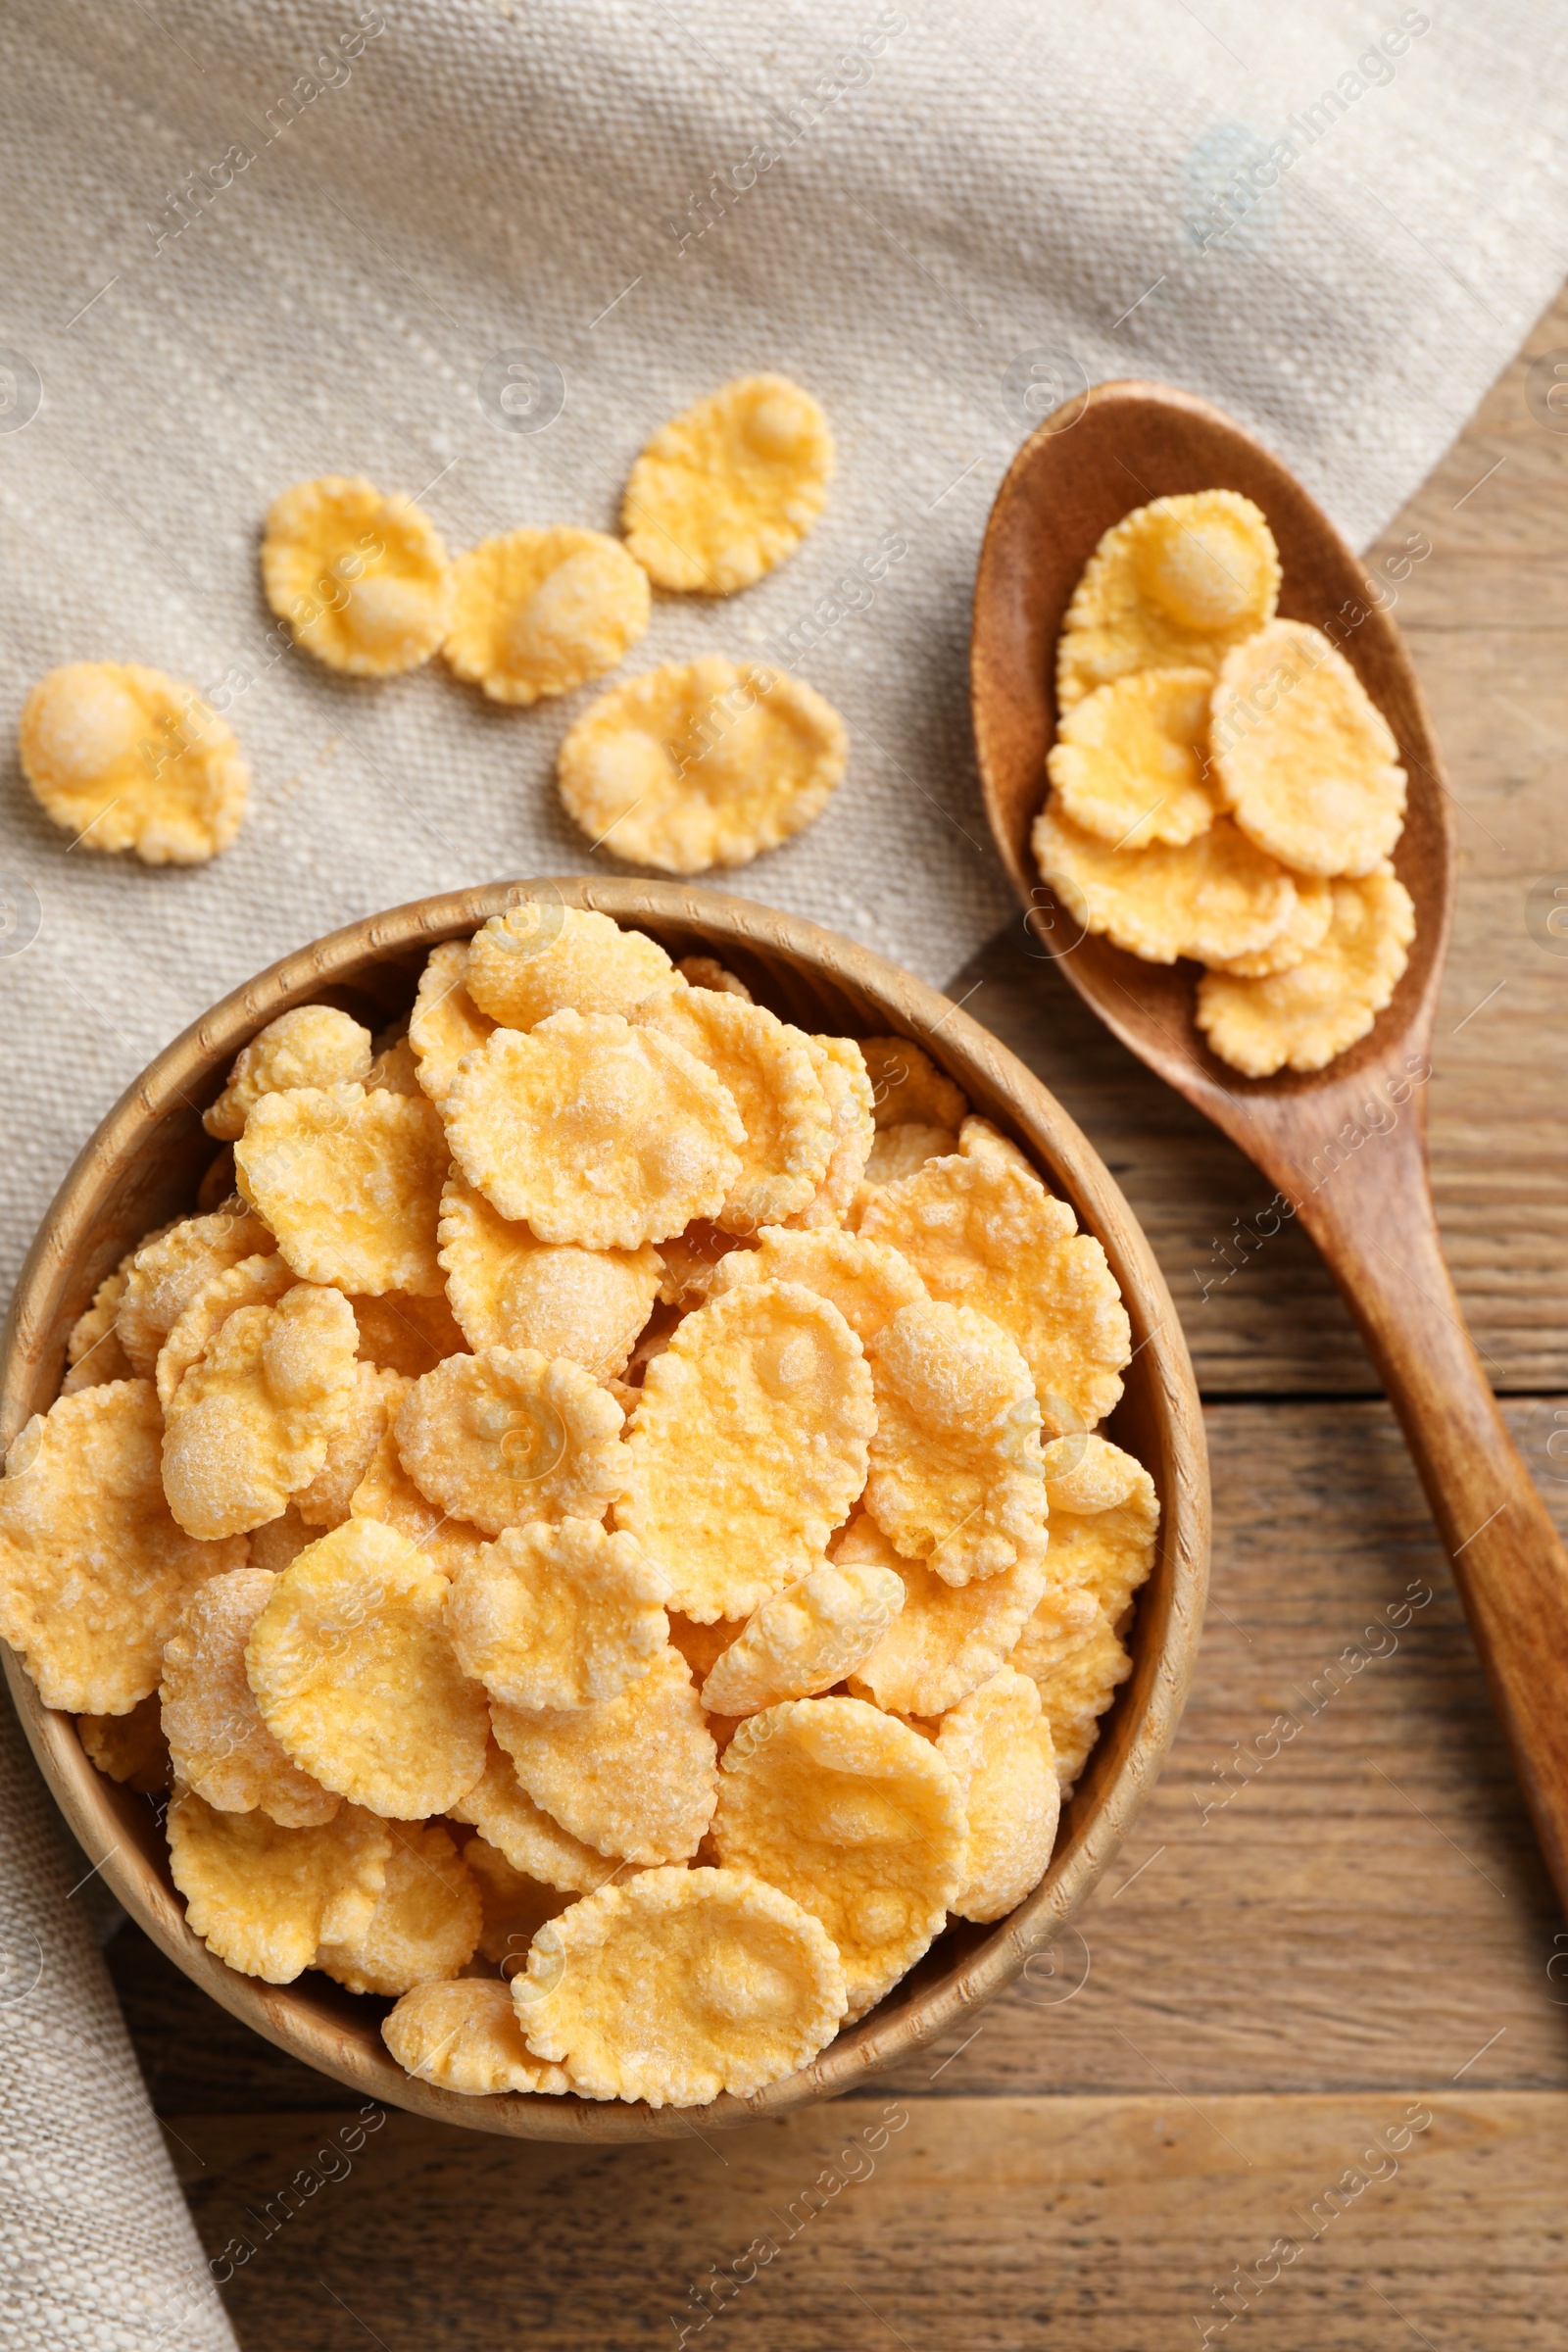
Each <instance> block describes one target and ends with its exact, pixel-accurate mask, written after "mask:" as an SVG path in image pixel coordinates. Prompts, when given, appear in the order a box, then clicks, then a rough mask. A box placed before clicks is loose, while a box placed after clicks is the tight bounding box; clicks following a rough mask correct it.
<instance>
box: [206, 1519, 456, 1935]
mask: <svg viewBox="0 0 1568 2352" xmlns="http://www.w3.org/2000/svg"><path fill="white" fill-rule="evenodd" d="M447 1590H448V1588H447V1581H446V1579H445V1577H444V1576H442V1575H441V1574H440V1572H439V1570H437V1569H435V1568H433V1567H431V1566H430V1564H429V1562H428V1561H427V1560H425V1559H423V1558H421V1556H420V1554H419V1553H418V1552H417V1551H416V1549H415V1547H414V1545H413V1544H411V1543H410V1542H409V1541H408V1539H407V1537H405V1536H400V1535H397V1534H395V1533H394V1531H393V1530H392V1529H391V1528H389V1527H382V1526H380V1525H379V1524H378V1523H377V1522H376V1521H375V1520H373V1519H351V1520H349V1522H348V1523H347V1525H346V1526H343V1527H335V1528H333V1529H332V1531H331V1533H330V1534H329V1535H325V1536H322V1537H321V1539H320V1541H319V1543H316V1544H312V1545H311V1546H310V1548H309V1549H308V1550H306V1551H302V1552H301V1553H300V1555H299V1557H298V1559H296V1560H295V1561H294V1562H293V1563H292V1564H291V1565H290V1566H289V1567H287V1568H285V1569H284V1571H283V1573H282V1575H281V1576H280V1577H279V1578H278V1580H277V1583H276V1584H275V1585H274V1586H273V1588H272V1593H271V1597H270V1599H269V1601H268V1603H267V1606H266V1607H265V1608H264V1609H263V1611H262V1613H261V1616H260V1617H259V1618H258V1619H257V1621H256V1626H255V1629H254V1631H253V1632H252V1634H251V1638H250V1641H249V1642H248V1644H247V1646H246V1651H245V1665H246V1672H247V1673H248V1674H249V1676H250V1683H251V1689H252V1690H253V1691H255V1693H256V1701H257V1704H258V1706H259V1707H260V1708H261V1710H262V1714H263V1716H264V1718H265V1719H266V1722H267V1727H268V1729H269V1731H270V1733H271V1734H272V1737H273V1738H274V1740H277V1741H278V1743H279V1745H280V1746H282V1747H283V1748H284V1749H285V1750H286V1752H287V1753H288V1754H289V1755H290V1756H291V1757H292V1758H293V1760H294V1762H295V1763H296V1764H298V1765H300V1766H301V1768H302V1769H303V1770H304V1771H306V1772H309V1773H313V1774H314V1775H315V1777H316V1779H317V1780H319V1782H320V1783H321V1785H322V1787H323V1788H326V1789H336V1790H337V1792H338V1794H339V1795H340V1796H346V1797H348V1798H349V1800H350V1802H351V1803H353V1804H356V1805H364V1806H365V1807H366V1808H367V1810H368V1811H369V1812H371V1813H377V1814H381V1815H383V1816H386V1817H388V1818H390V1819H393V1820H400V1821H423V1820H425V1819H426V1818H427V1817H428V1816H429V1815H430V1814H432V1813H444V1812H445V1811H446V1809H447V1807H448V1806H449V1805H451V1804H454V1803H456V1801H457V1800H458V1798H459V1797H461V1796H462V1795H464V1793H465V1792H466V1790H467V1789H471V1788H472V1787H473V1785H474V1783H475V1781H477V1779H478V1778H479V1775H480V1774H481V1772H483V1770H484V1755H485V1740H486V1738H487V1736H488V1725H487V1722H486V1710H485V1702H484V1692H483V1691H481V1690H480V1689H479V1686H478V1685H477V1683H470V1682H469V1681H468V1679H467V1677H466V1675H465V1674H464V1672H463V1670H462V1669H461V1667H460V1666H459V1664H458V1661H457V1658H456V1657H455V1655H454V1654H453V1649H452V1642H451V1640H450V1637H449V1636H448V1633H447V1629H446V1600H447ZM331 1940H333V1941H338V1942H343V1941H348V1940H350V1938H349V1937H348V1936H342V1935H339V1936H333V1937H332V1938H331Z"/></svg>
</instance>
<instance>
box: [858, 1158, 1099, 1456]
mask: <svg viewBox="0 0 1568 2352" xmlns="http://www.w3.org/2000/svg"><path fill="white" fill-rule="evenodd" d="M1076 1226H1077V1219H1076V1218H1075V1217H1074V1215H1073V1212H1072V1210H1071V1209H1070V1208H1069V1207H1068V1206H1067V1204H1066V1202H1065V1201H1058V1200H1056V1199H1055V1198H1054V1195H1052V1194H1050V1193H1048V1192H1047V1191H1046V1188H1045V1186H1044V1185H1043V1184H1042V1183H1041V1182H1040V1179H1039V1177H1038V1176H1036V1175H1035V1174H1034V1172H1033V1171H1032V1170H1031V1169H1030V1168H1028V1167H1027V1165H1023V1164H1020V1158H1019V1155H1017V1154H1012V1155H1009V1154H1007V1153H1005V1152H996V1151H981V1152H971V1153H970V1154H969V1155H968V1156H966V1157H965V1156H961V1155H960V1156H959V1157H957V1158H950V1159H938V1160H933V1161H931V1162H930V1164H929V1165H928V1166H926V1167H925V1168H923V1169H921V1170H920V1172H919V1173H918V1174H917V1175H914V1176H911V1177H907V1178H906V1179H905V1180H904V1181H903V1182H902V1183H899V1184H896V1185H889V1186H886V1187H885V1188H884V1189H883V1190H882V1191H881V1192H880V1193H877V1194H875V1195H873V1197H872V1199H871V1201H869V1202H868V1203H867V1206H866V1208H865V1211H864V1213H863V1215H862V1216H861V1218H860V1238H861V1240H862V1241H873V1242H889V1243H891V1244H892V1245H893V1247H894V1248H895V1249H897V1250H902V1251H903V1253H904V1255H905V1256H906V1257H907V1259H908V1261H909V1263H910V1265H911V1266H913V1268H914V1270H915V1272H916V1273H917V1274H918V1275H919V1276H920V1278H921V1280H922V1281H923V1282H924V1284H925V1287H926V1289H927V1290H928V1291H929V1292H930V1294H931V1296H932V1298H933V1299H943V1300H945V1301H946V1302H947V1303H948V1304H949V1305H952V1306H972V1307H973V1308H974V1309H975V1310H976V1312H977V1313H979V1314H982V1315H986V1316H988V1317H989V1318H990V1320H991V1321H992V1322H993V1323H1000V1324H1001V1326H1002V1328H1003V1330H1004V1331H1005V1332H1006V1333H1007V1334H1008V1336H1009V1337H1010V1338H1011V1339H1012V1340H1013V1341H1015V1342H1016V1344H1017V1346H1018V1347H1019V1348H1021V1349H1022V1351H1023V1356H1024V1361H1025V1362H1026V1363H1027V1364H1028V1366H1029V1369H1030V1372H1031V1373H1032V1374H1033V1376H1034V1383H1035V1394H1036V1396H1037V1397H1038V1398H1039V1401H1040V1410H1041V1415H1042V1421H1043V1425H1044V1429H1045V1434H1046V1436H1047V1437H1057V1436H1059V1435H1060V1434H1061V1433H1062V1431H1063V1430H1073V1429H1084V1428H1089V1427H1092V1426H1093V1424H1094V1423H1095V1422H1097V1421H1101V1420H1103V1418H1104V1416H1105V1415H1106V1414H1107V1413H1108V1412H1109V1411H1110V1410H1111V1408H1112V1406H1113V1405H1114V1404H1115V1402H1116V1400H1117V1398H1118V1397H1120V1395H1121V1390H1122V1382H1121V1375H1122V1371H1123V1369H1124V1367H1125V1366H1126V1365H1127V1363H1128V1362H1129V1361H1130V1360H1131V1355H1132V1327H1131V1325H1130V1323H1129V1321H1128V1318H1127V1310H1126V1308H1125V1307H1124V1306H1123V1305H1122V1302H1121V1294H1120V1292H1119V1291H1118V1289H1117V1287H1116V1282H1115V1278H1114V1276H1113V1275H1112V1274H1111V1271H1110V1268H1109V1266H1108V1265H1107V1264H1106V1262H1105V1252H1104V1250H1103V1247H1102V1246H1101V1244H1100V1243H1099V1242H1098V1241H1096V1240H1095V1239H1094V1238H1093V1237H1092V1236H1091V1235H1088V1234H1081V1233H1079V1232H1077V1231H1076Z"/></svg>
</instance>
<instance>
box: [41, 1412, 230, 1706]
mask: <svg viewBox="0 0 1568 2352" xmlns="http://www.w3.org/2000/svg"><path fill="white" fill-rule="evenodd" d="M162 1433H163V1416H162V1415H161V1414H160V1412H159V1410H158V1398H157V1397H156V1395H155V1394H154V1391H153V1385H152V1383H151V1381H147V1380H121V1381H113V1382H111V1383H109V1384H108V1385H107V1386H105V1387H102V1388H94V1389H81V1390H78V1391H77V1393H76V1394H75V1395H74V1396H73V1397H61V1398H60V1399H59V1400H58V1402H57V1403H55V1404H53V1405H51V1406H50V1408H49V1410H48V1412H47V1413H34V1414H33V1416H32V1419H31V1420H30V1421H28V1422H27V1423H26V1425H25V1428H23V1429H22V1430H21V1431H20V1432H19V1433H18V1435H17V1437H16V1438H15V1439H14V1440H13V1442H12V1445H11V1448H10V1451H9V1452H8V1453H7V1455H6V1475H5V1478H4V1479H3V1480H0V1636H3V1637H4V1639H5V1640H6V1641H7V1642H10V1644H11V1646H12V1648H13V1649H14V1650H16V1651H17V1652H18V1653H19V1655H20V1657H21V1659H22V1662H23V1664H24V1666H25V1668H26V1670H27V1672H28V1673H29V1674H30V1675H31V1677H32V1679H33V1681H34V1682H35V1683H36V1684H37V1686H38V1691H39V1693H40V1695H41V1697H42V1699H43V1702H44V1704H45V1706H48V1707H61V1708H64V1709H66V1710H67V1711H68V1712H69V1713H71V1714H73V1715H80V1714H94V1715H128V1714H129V1712H130V1710H131V1708H132V1707H134V1706H135V1705H136V1703H137V1701H138V1700H140V1699H143V1698H145V1697H146V1696H147V1695H148V1693H149V1691H155V1690H156V1689H157V1688H158V1661H159V1658H160V1656H161V1655H162V1653H163V1647H164V1643H165V1642H167V1641H168V1639H169V1636H170V1633H171V1632H172V1628H173V1625H174V1621H175V1619H176V1618H177V1617H178V1616H179V1613H180V1611H181V1610H182V1609H183V1607H184V1606H185V1603H186V1601H187V1600H188V1599H189V1598H190V1596H191V1594H192V1593H194V1592H195V1590H196V1588H197V1587H198V1585H203V1584H205V1583H206V1582H207V1580H208V1578H209V1577H212V1576H221V1574H222V1573H223V1571H224V1570H225V1569H229V1568H239V1567H242V1566H243V1565H244V1560H245V1545H244V1544H243V1543H242V1542H239V1543H232V1542H231V1543H222V1544H203V1543H198V1542H197V1541H196V1540H195V1539H194V1538H193V1537H191V1536H189V1535H187V1534H186V1533H185V1531H184V1529H183V1528H181V1527H179V1526H178V1525H176V1523H175V1521H174V1520H173V1518H172V1516H171V1514H170V1509H169V1504H168V1502H167V1501H166V1500H165V1496H164V1486H163V1480H162V1478H161V1476H160V1474H159V1458H158V1455H159V1441H160V1438H161V1436H162Z"/></svg>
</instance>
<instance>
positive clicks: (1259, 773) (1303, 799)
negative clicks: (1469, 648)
mask: <svg viewBox="0 0 1568 2352" xmlns="http://www.w3.org/2000/svg"><path fill="white" fill-rule="evenodd" d="M1212 742H1213V753H1212V759H1213V772H1214V778H1215V781H1216V783H1217V785H1218V787H1219V790H1220V791H1221V792H1222V793H1223V795H1224V797H1225V801H1226V803H1227V805H1228V806H1229V808H1230V809H1232V810H1233V811H1234V813H1235V817H1236V821H1237V823H1238V824H1239V825H1240V826H1241V828H1242V831H1243V832H1244V833H1246V834H1247V835H1248V836H1249V837H1250V839H1251V840H1252V841H1255V842H1256V844H1257V846H1258V848H1259V849H1260V850H1263V851H1265V852H1266V853H1267V854H1268V855H1269V856H1270V857H1273V858H1279V859H1280V861H1281V863H1282V864H1284V865H1289V866H1294V867H1296V868H1298V869H1299V871H1300V872H1301V873H1306V874H1370V873H1374V872H1376V870H1377V868H1378V866H1379V865H1380V864H1381V863H1382V861H1383V859H1384V858H1387V857H1388V855H1389V853H1390V852H1391V850H1392V849H1393V848H1394V845H1395V843H1396V842H1397V840H1398V838H1399V832H1400V828H1401V827H1402V825H1403V823H1404V793H1405V774H1404V770H1403V768H1402V767H1401V766H1400V765H1399V746H1398V744H1397V740H1396V738H1395V734H1394V730H1393V728H1392V727H1391V726H1390V725H1389V722H1388V720H1387V719H1386V718H1385V717H1384V715H1383V713H1382V711H1379V710H1378V708H1377V706H1376V705H1375V704H1374V703H1373V701H1372V700H1371V697H1370V696H1369V695H1368V693H1367V691H1366V688H1365V687H1364V686H1363V685H1362V683H1361V681H1360V679H1359V678H1358V677H1357V676H1356V674H1355V671H1354V670H1353V669H1352V668H1351V667H1350V664H1349V662H1347V660H1346V659H1345V656H1344V655H1343V654H1342V653H1339V652H1337V651H1336V650H1335V648H1334V647H1333V646H1332V645H1331V644H1330V643H1329V640H1328V639H1327V638H1326V637H1325V636H1324V635H1323V633H1322V631H1321V630H1320V629H1314V628H1311V627H1309V626H1308V625H1307V623H1306V622H1305V621H1301V620H1276V621H1272V622H1270V624H1269V626H1268V627H1267V628H1265V629H1259V630H1258V632H1257V634H1256V636H1255V637H1251V638H1249V639H1248V641H1247V642H1246V643H1245V644H1244V645H1238V646H1236V647H1235V648H1234V649H1233V650H1232V651H1231V652H1230V653H1229V654H1227V655H1226V657H1225V662H1224V666H1223V667H1222V668H1221V670H1220V673H1219V680H1218V683H1217V684H1216V686H1215V688H1214V700H1213V723H1212Z"/></svg>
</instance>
